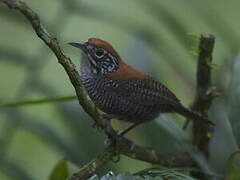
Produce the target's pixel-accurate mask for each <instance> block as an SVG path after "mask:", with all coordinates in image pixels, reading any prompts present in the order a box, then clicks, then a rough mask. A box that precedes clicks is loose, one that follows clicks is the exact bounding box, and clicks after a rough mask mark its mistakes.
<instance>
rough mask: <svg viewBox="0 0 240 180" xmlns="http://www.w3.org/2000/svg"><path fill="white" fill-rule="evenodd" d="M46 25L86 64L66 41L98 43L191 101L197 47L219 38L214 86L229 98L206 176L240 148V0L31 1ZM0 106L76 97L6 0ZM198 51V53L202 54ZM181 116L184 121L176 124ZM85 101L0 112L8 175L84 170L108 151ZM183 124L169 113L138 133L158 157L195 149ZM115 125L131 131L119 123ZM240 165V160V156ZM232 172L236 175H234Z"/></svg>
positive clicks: (125, 166)
mask: <svg viewBox="0 0 240 180" xmlns="http://www.w3.org/2000/svg"><path fill="white" fill-rule="evenodd" d="M27 3H28V4H29V6H30V7H31V8H32V9H33V10H34V11H36V12H37V13H38V14H39V16H40V18H41V20H42V22H43V24H44V25H45V26H46V28H47V29H48V30H49V31H50V32H51V33H52V34H53V35H54V36H55V37H57V38H58V39H59V41H60V43H61V46H62V47H63V48H64V50H65V52H66V53H67V54H68V55H69V56H70V57H71V58H72V59H73V60H74V62H75V64H76V65H77V66H79V59H80V58H79V55H80V53H79V52H77V51H76V49H73V48H71V47H68V46H67V45H66V44H65V43H66V42H68V41H72V40H78V41H84V40H86V39H87V38H89V37H99V38H102V39H105V40H107V41H109V42H111V43H112V44H113V46H114V47H115V48H116V49H117V50H118V51H119V53H120V54H121V55H122V56H123V57H124V59H126V61H127V62H128V63H130V64H132V65H133V66H135V67H137V68H139V69H141V70H143V71H145V72H148V73H149V74H151V75H152V76H154V77H156V78H157V79H159V80H161V81H162V82H163V83H164V84H166V85H167V86H168V87H169V88H170V89H172V90H173V91H174V92H175V93H176V94H177V96H178V97H179V98H180V99H181V100H182V102H183V104H185V105H189V104H190V103H191V102H192V100H193V97H194V92H195V80H196V79H195V73H196V59H197V57H196V55H193V54H192V53H191V51H192V50H194V49H196V48H197V45H198V41H197V40H196V38H194V37H193V36H192V35H191V34H194V35H199V34H200V33H211V34H214V35H215V36H216V45H215V48H214V54H213V58H214V60H213V63H214V64H216V65H217V66H214V67H213V82H214V84H215V85H216V86H217V88H218V89H219V90H220V91H221V97H220V98H219V99H218V100H216V101H215V102H214V104H213V106H212V108H211V112H210V119H211V120H213V121H214V122H215V123H216V124H217V127H216V132H215V134H214V136H213V139H212V141H211V145H210V159H209V161H206V160H205V159H204V158H200V156H198V155H196V156H195V157H196V159H197V160H198V161H199V163H200V164H202V167H203V168H205V169H207V170H213V171H214V172H216V173H219V174H225V172H226V169H227V168H226V167H227V162H228V159H229V156H230V155H231V154H232V153H233V152H235V151H237V150H238V149H239V145H240V133H239V128H240V119H239V117H240V98H239V97H240V74H239V72H240V58H239V56H238V53H239V45H240V32H239V29H240V24H239V23H238V21H239V18H240V14H239V8H238V7H239V6H240V2H239V1H237V0H230V1H228V2H226V1H224V0H213V1H210V0H202V1H198V0H185V1H179V0H161V1H156V0H133V1H128V0H121V1H117V0H113V1H108V0H101V1H99V0H52V1H47V0H41V1H27ZM0 22H1V24H0V27H1V28H0V34H1V36H0V39H1V41H0V82H1V85H0V104H6V103H14V102H29V101H31V100H40V99H54V98H56V97H60V98H61V97H63V98H64V97H69V96H74V95H75V94H74V90H73V87H72V86H71V84H70V82H69V79H68V77H67V75H66V74H65V72H64V70H63V69H62V67H61V66H60V65H59V64H57V61H56V59H55V57H54V56H53V54H52V53H51V52H50V50H49V49H48V48H47V47H46V46H45V45H44V44H43V42H41V41H40V40H39V39H38V38H37V36H36V35H35V33H34V32H33V30H32V28H31V27H30V25H29V23H28V22H27V21H26V20H25V19H24V18H23V17H22V15H20V14H19V13H17V12H15V11H12V10H9V9H8V8H7V7H6V6H5V5H3V4H0ZM195 52H196V51H195ZM171 120H175V122H176V123H174V121H171ZM91 123H92V121H91V119H90V118H89V117H88V116H87V115H86V113H85V112H83V110H82V109H81V108H80V107H79V105H78V103H77V101H70V102H61V103H45V104H35V105H33V104H32V105H31V106H19V107H2V106H1V107H0V179H1V180H9V179H14V180H15V179H16V180H18V179H24V180H26V179H35V180H39V179H47V178H49V177H50V174H51V172H52V170H53V169H54V167H55V165H56V164H57V162H59V159H63V158H65V159H66V160H68V161H69V162H72V163H74V164H76V165H78V166H81V165H84V164H85V163H86V162H88V161H89V160H90V159H91V158H93V157H95V156H96V155H97V154H98V152H101V151H102V150H103V147H104V143H103V141H104V136H103V135H102V133H101V132H98V131H97V130H96V129H93V128H92V127H91ZM182 123H183V119H180V118H179V117H176V116H172V115H164V116H161V117H159V118H158V119H157V120H156V121H153V122H151V123H148V124H146V125H144V126H141V127H139V128H137V129H134V130H133V131H131V132H130V133H129V134H128V136H129V137H130V138H131V139H134V140H135V141H136V142H137V143H138V144H142V145H145V146H149V147H153V148H156V149H159V150H160V151H166V152H169V151H179V150H186V149H189V148H191V146H190V143H189V141H190V138H191V133H190V132H183V131H182V130H181V129H180V128H181V126H182ZM114 125H115V127H116V128H118V129H120V128H122V127H123V126H124V125H123V124H122V123H119V122H114ZM238 161H239V160H238ZM148 167H151V165H150V164H148V163H145V162H140V161H136V160H133V159H130V158H127V157H121V161H120V162H119V163H117V164H113V163H110V165H109V167H106V168H105V169H103V172H100V174H104V173H106V172H108V171H109V170H110V169H111V170H113V171H114V172H120V171H130V172H132V173H134V172H136V171H139V170H142V169H144V168H148ZM231 176H232V175H231ZM238 176H239V175H238Z"/></svg>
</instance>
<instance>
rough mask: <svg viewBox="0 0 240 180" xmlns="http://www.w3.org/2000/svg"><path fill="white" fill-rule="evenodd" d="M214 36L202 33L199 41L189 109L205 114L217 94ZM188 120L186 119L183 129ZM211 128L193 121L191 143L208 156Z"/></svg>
mask: <svg viewBox="0 0 240 180" xmlns="http://www.w3.org/2000/svg"><path fill="white" fill-rule="evenodd" d="M214 42H215V37H214V36H213V35H211V34H202V35H201V37H200V43H199V48H198V49H199V56H198V65H197V88H196V95H195V99H194V102H193V104H192V107H191V109H192V110H194V111H197V112H200V113H201V114H202V115H204V116H207V115H208V111H209V108H210V106H211V104H212V100H213V99H214V98H215V97H217V96H218V95H219V93H218V92H217V90H216V88H215V87H214V86H213V85H212V80H211V69H212V52H213V47H214ZM188 123H189V120H187V121H186V123H185V125H184V127H183V128H184V129H185V128H186V127H187V125H188ZM212 130H213V129H207V128H206V126H205V125H204V124H203V123H202V122H199V121H193V144H195V145H197V147H198V149H199V150H200V151H201V152H203V153H204V154H205V155H206V157H208V144H209V135H208V134H209V133H212Z"/></svg>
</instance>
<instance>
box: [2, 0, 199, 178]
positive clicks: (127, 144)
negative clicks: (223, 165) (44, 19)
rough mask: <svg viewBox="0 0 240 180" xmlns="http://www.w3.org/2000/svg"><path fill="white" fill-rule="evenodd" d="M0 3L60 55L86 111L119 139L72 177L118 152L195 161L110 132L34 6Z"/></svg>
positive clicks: (15, 0) (172, 163) (165, 161)
mask: <svg viewBox="0 0 240 180" xmlns="http://www.w3.org/2000/svg"><path fill="white" fill-rule="evenodd" d="M0 2H3V3H5V4H6V5H8V7H9V8H13V9H15V10H17V11H19V12H20V13H22V14H23V15H24V16H25V17H26V18H27V19H28V21H29V22H30V23H31V25H32V27H33V29H34V30H35V32H36V34H37V35H38V37H39V38H40V39H42V40H43V41H44V42H45V44H46V45H47V46H48V47H49V48H50V49H51V51H52V52H53V53H54V54H55V56H56V57H57V59H58V62H59V63H60V64H61V65H62V66H63V68H64V69H65V71H66V73H67V74H68V77H69V79H70V81H71V83H72V85H73V87H74V88H75V91H76V94H77V97H78V101H79V104H80V105H81V106H82V107H83V109H84V110H85V112H86V113H88V114H89V115H90V116H91V117H92V119H93V120H95V121H96V123H97V125H98V126H99V127H100V128H102V129H103V130H104V132H105V133H106V134H107V135H108V137H110V139H114V140H116V146H115V147H117V148H116V149H114V151H112V150H111V151H109V149H108V148H107V149H106V150H105V151H104V152H103V153H101V154H100V155H99V156H98V157H97V158H95V159H94V160H92V161H90V162H89V163H88V164H87V165H85V166H84V167H82V168H81V169H80V171H79V172H78V173H76V174H75V175H74V176H73V178H75V179H84V178H86V177H90V176H91V175H92V174H94V173H95V172H96V171H97V170H98V169H99V168H100V167H102V166H103V165H104V164H105V163H107V162H109V161H111V160H112V157H113V156H114V155H115V153H118V154H119V153H121V154H124V155H126V156H129V157H131V158H135V159H138V160H143V161H146V162H149V163H153V164H160V165H164V166H167V167H176V166H185V165H186V166H191V165H192V164H193V163H194V162H193V160H192V159H191V157H190V156H189V154H188V153H160V152H157V151H155V150H153V149H148V148H145V147H142V146H138V145H136V144H134V143H133V142H132V141H130V140H129V139H127V138H125V137H118V136H116V132H115V131H114V130H113V129H111V131H107V130H106V129H104V120H103V119H102V118H100V116H99V114H98V112H97V110H96V108H95V106H94V104H93V103H92V102H91V101H90V100H89V99H88V97H87V95H86V93H85V92H84V88H83V86H82V83H81V80H80V75H79V73H78V71H77V70H76V67H75V65H74V64H73V63H72V61H71V59H70V58H69V57H67V56H66V55H65V54H64V53H63V51H62V50H61V48H60V46H59V43H58V41H57V39H56V38H54V37H53V36H52V35H50V33H48V31H47V30H46V29H45V28H44V26H43V25H42V24H41V22H40V19H39V17H38V15H37V14H36V13H35V12H34V11H33V10H32V9H31V8H29V7H28V6H27V4H26V3H24V2H22V1H20V0H0ZM199 91H200V90H199ZM201 92H202V90H201ZM113 152H114V153H113Z"/></svg>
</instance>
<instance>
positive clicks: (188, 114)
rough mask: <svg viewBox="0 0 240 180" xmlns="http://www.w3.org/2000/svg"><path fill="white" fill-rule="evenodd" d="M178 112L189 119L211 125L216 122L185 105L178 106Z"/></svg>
mask: <svg viewBox="0 0 240 180" xmlns="http://www.w3.org/2000/svg"><path fill="white" fill-rule="evenodd" d="M177 112H178V113H179V114H181V115H182V116H184V117H186V118H187V119H191V120H197V121H202V122H203V123H206V124H208V125H210V126H215V124H214V123H213V122H212V121H209V120H208V118H206V117H204V116H202V115H200V114H198V113H197V112H194V111H191V110H189V109H187V108H185V107H183V106H182V107H180V108H178V110H177Z"/></svg>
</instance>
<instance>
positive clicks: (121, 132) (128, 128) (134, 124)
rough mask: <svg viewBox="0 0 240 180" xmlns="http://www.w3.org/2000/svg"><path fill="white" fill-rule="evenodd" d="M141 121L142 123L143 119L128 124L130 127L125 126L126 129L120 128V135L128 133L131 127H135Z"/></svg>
mask: <svg viewBox="0 0 240 180" xmlns="http://www.w3.org/2000/svg"><path fill="white" fill-rule="evenodd" d="M141 123H142V121H139V122H135V123H133V124H131V125H130V126H128V127H126V128H124V129H122V130H120V131H119V132H118V135H119V136H123V135H124V134H126V133H127V132H128V131H130V130H131V129H133V128H135V127H136V126H138V125H139V124H141Z"/></svg>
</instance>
